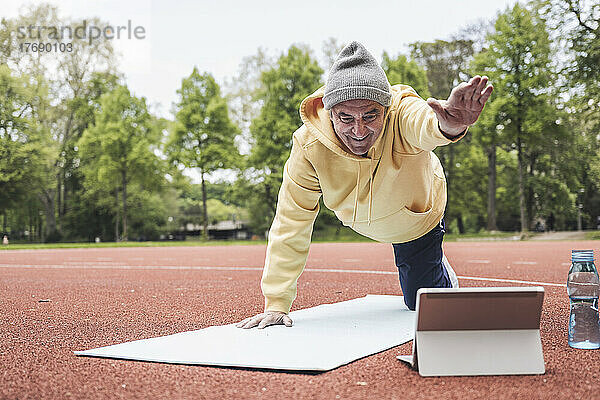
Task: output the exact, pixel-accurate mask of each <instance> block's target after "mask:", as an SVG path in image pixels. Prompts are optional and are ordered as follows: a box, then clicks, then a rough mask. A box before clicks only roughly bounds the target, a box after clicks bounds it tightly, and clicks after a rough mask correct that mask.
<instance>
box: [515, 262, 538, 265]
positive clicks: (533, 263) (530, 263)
mask: <svg viewBox="0 0 600 400" xmlns="http://www.w3.org/2000/svg"><path fill="white" fill-rule="evenodd" d="M513 264H523V265H536V264H537V261H513Z"/></svg>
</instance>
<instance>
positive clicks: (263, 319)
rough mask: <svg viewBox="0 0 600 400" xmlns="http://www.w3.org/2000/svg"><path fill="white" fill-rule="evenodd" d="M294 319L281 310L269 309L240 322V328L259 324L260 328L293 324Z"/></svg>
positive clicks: (248, 327)
mask: <svg viewBox="0 0 600 400" xmlns="http://www.w3.org/2000/svg"><path fill="white" fill-rule="evenodd" d="M292 323H293V322H292V319H291V318H290V316H289V315H287V314H286V313H282V312H280V311H267V312H264V313H261V314H258V315H255V316H254V317H249V318H246V319H245V320H243V321H242V322H240V323H238V324H237V325H236V326H237V327H238V328H244V329H250V328H254V327H255V326H257V325H258V329H263V328H265V327H267V326H269V325H285V326H292Z"/></svg>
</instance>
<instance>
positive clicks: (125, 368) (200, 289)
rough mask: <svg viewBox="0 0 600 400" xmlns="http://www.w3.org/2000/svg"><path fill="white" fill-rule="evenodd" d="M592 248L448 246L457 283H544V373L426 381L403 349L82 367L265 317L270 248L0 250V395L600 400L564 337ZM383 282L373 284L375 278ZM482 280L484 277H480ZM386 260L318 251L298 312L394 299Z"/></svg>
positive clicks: (586, 359)
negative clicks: (247, 365)
mask: <svg viewBox="0 0 600 400" xmlns="http://www.w3.org/2000/svg"><path fill="white" fill-rule="evenodd" d="M599 245H600V242H597V241H596V242H469V243H464V242H463V243H446V244H445V245H444V246H445V251H446V254H447V255H448V258H449V260H450V262H451V263H452V265H453V266H454V269H455V270H456V272H457V274H458V275H459V280H460V283H461V286H513V285H529V283H518V282H513V281H526V282H531V284H544V285H545V289H546V295H545V301H544V309H543V314H542V327H541V332H542V346H543V349H544V358H545V362H546V374H545V375H542V376H490V377H452V378H448V377H446V378H422V377H421V376H420V375H418V373H416V372H414V371H412V370H410V369H408V368H407V367H406V366H404V365H403V364H401V363H400V362H399V361H397V360H396V358H395V357H396V355H397V354H399V353H405V354H407V353H410V351H411V346H412V344H411V343H407V344H404V345H402V346H399V347H396V348H393V349H390V350H388V351H384V352H381V353H379V354H376V355H373V356H370V357H366V358H363V359H361V360H358V361H356V362H353V363H351V364H349V365H346V366H342V367H340V368H338V369H336V370H333V371H330V372H326V373H323V374H318V375H308V374H289V373H274V372H268V371H253V370H242V369H227V368H214V367H200V366H185V365H169V364H158V363H145V362H133V361H120V360H109V359H97V358H87V357H77V356H74V355H73V350H83V349H89V348H94V347H100V346H105V345H109V344H116V343H121V342H125V341H130V340H136V339H142V338H150V337H155V336H161V335H168V334H173V333H177V332H181V331H187V330H193V329H200V328H205V327H208V326H211V325H221V324H228V323H232V322H236V321H239V320H241V319H243V318H244V317H246V316H249V315H251V314H254V313H257V312H259V311H261V309H262V303H263V300H262V295H261V293H260V288H259V280H260V275H261V271H260V270H261V267H262V263H263V258H264V253H265V247H264V246H222V247H160V248H113V249H110V248H102V249H57V250H21V251H19V250H8V251H0V294H1V296H0V310H1V311H0V313H1V317H2V318H0V361H1V364H0V365H1V366H0V398H1V399H23V398H35V399H37V398H43V399H68V398H80V399H106V398H140V399H148V398H178V399H181V398H194V399H202V398H214V399H224V398H240V399H275V398H302V399H337V398H340V399H363V398H373V399H403V400H404V399H420V398H423V399H430V398H444V399H447V398H448V399H452V398H456V399H458V398H460V399H470V398H486V399H487V398H506V399H513V398H530V399H538V398H539V399H546V398H548V399H561V398H564V399H569V400H571V399H594V398H600V391H599V389H600V379H599V378H600V372H599V371H598V369H599V367H600V350H598V351H585V350H574V349H571V348H569V347H568V345H567V337H566V327H567V317H568V298H567V296H566V292H565V287H564V282H565V280H566V275H567V271H568V268H569V258H570V251H571V249H577V248H581V249H584V248H585V249H587V248H589V249H594V250H595V252H596V255H598V254H600V253H599ZM376 272H379V273H376ZM474 278H477V279H481V278H485V279H491V280H476V279H474ZM397 279H398V278H397V276H396V274H395V267H394V264H393V257H392V249H391V246H389V245H384V244H377V243H353V244H313V245H312V247H311V251H310V255H309V259H308V262H307V269H306V271H305V273H304V274H303V275H302V277H301V278H300V280H299V284H298V292H299V293H298V298H297V299H296V301H295V303H294V308H293V309H299V308H306V307H312V306H315V305H318V304H321V303H326V302H328V303H331V302H337V301H343V300H348V299H352V298H356V297H360V296H364V295H365V294H368V293H371V294H401V292H400V289H399V285H398V281H397Z"/></svg>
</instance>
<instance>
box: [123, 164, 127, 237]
mask: <svg viewBox="0 0 600 400" xmlns="http://www.w3.org/2000/svg"><path fill="white" fill-rule="evenodd" d="M122 177H123V241H125V242H126V241H127V240H128V237H127V172H125V171H123V172H122Z"/></svg>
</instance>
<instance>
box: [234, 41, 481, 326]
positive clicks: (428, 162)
mask: <svg viewBox="0 0 600 400" xmlns="http://www.w3.org/2000/svg"><path fill="white" fill-rule="evenodd" d="M492 90H493V88H492V86H491V85H488V78H487V77H485V76H484V77H479V76H475V77H474V78H472V79H471V80H470V81H469V82H468V83H464V82H463V83H461V84H460V85H458V86H457V87H455V88H454V89H453V90H452V92H451V93H450V97H449V98H448V100H446V101H444V100H441V101H440V100H436V99H428V100H427V102H426V101H424V100H423V99H421V98H420V97H419V96H418V95H417V93H416V92H415V91H414V90H413V89H412V88H411V87H410V86H406V85H395V86H392V87H390V85H389V83H388V80H387V77H386V76H385V73H384V71H383V69H382V68H381V67H380V66H379V64H378V63H377V61H376V60H375V58H374V57H373V56H372V55H371V54H370V53H369V52H368V51H367V50H366V49H365V48H364V47H363V46H362V45H361V44H360V43H358V42H352V43H350V44H349V45H347V46H346V47H345V48H344V49H343V50H342V51H341V53H340V54H339V56H338V58H337V59H336V61H335V63H334V64H333V66H332V67H331V70H330V71H329V77H328V80H327V84H326V85H325V87H324V88H320V89H319V90H317V91H316V92H315V93H313V94H312V95H310V96H309V97H307V98H306V99H305V100H304V101H303V102H302V104H301V105H300V116H301V117H302V122H303V125H302V126H301V127H300V128H299V129H298V130H297V131H296V132H294V134H293V145H292V151H291V154H290V158H289V159H288V161H287V162H286V164H285V168H284V173H283V183H282V186H281V190H280V191H279V198H278V201H277V212H276V214H275V219H274V220H273V224H272V226H271V230H270V231H269V241H268V246H267V254H266V260H265V266H264V271H263V277H262V291H263V294H264V296H265V311H264V312H263V313H261V314H258V315H256V316H253V317H249V318H246V319H245V320H243V321H241V322H240V323H239V324H238V325H237V326H238V327H240V328H252V327H255V326H258V328H264V327H266V326H269V325H275V324H285V325H286V326H291V325H292V320H291V318H290V317H289V315H288V313H289V310H290V308H291V305H292V302H293V301H294V299H295V297H296V282H297V280H298V277H299V276H300V274H301V273H302V270H303V269H304V265H305V263H306V257H307V254H308V248H309V245H310V240H311V234H312V229H313V223H314V220H315V217H316V216H317V213H318V211H319V198H320V197H321V196H323V203H324V204H325V205H326V206H327V207H328V208H329V209H331V210H333V211H334V212H335V214H336V216H337V217H338V218H339V219H340V220H341V221H342V223H343V224H344V225H346V226H349V227H351V228H352V229H354V230H355V231H356V232H358V233H360V234H362V235H364V236H367V237H370V238H372V239H374V240H377V241H380V242H387V243H392V245H393V249H394V255H395V262H396V266H397V267H398V272H399V279H400V286H401V287H402V293H403V294H404V301H405V303H406V305H407V306H408V308H410V309H411V310H414V308H415V302H416V292H417V290H418V289H419V288H422V287H457V286H458V280H457V279H456V274H455V273H454V271H453V270H452V267H451V266H450V264H449V263H448V261H447V259H446V257H445V256H444V254H443V250H442V240H443V237H444V221H443V213H444V209H445V206H446V180H445V177H444V171H443V169H442V166H441V164H440V161H439V159H438V158H437V157H436V156H435V154H434V153H433V152H432V150H433V149H435V148H436V147H437V146H441V145H446V144H449V143H453V142H456V141H458V140H459V139H460V138H461V137H463V136H464V135H465V133H466V131H467V128H468V127H469V126H470V125H472V124H473V123H475V121H476V120H477V118H478V117H479V115H480V114H481V111H482V109H483V106H484V104H485V102H486V101H487V99H488V98H489V96H490V95H491V93H492Z"/></svg>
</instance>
